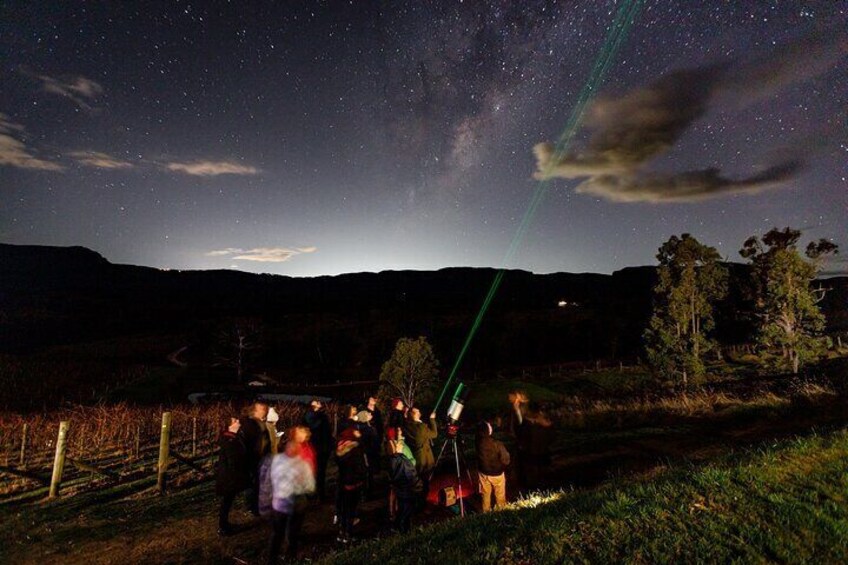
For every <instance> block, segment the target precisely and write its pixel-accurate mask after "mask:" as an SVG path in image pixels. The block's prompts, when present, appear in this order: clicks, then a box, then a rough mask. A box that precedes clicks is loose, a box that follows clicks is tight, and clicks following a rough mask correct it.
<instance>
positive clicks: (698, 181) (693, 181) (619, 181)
mask: <svg viewBox="0 0 848 565" xmlns="http://www.w3.org/2000/svg"><path fill="white" fill-rule="evenodd" d="M801 166H802V165H801V163H800V162H797V161H796V162H788V163H782V164H780V165H776V166H773V167H769V168H768V169H766V170H764V171H762V172H760V173H758V174H756V175H753V176H750V177H747V178H743V179H736V180H734V179H730V178H726V177H724V176H722V174H721V171H719V170H718V169H716V168H710V169H704V170H700V171H687V172H684V173H677V174H663V173H644V174H633V175H598V176H594V177H591V178H589V179H588V180H585V181H583V182H582V183H580V184H579V185H578V186H577V189H576V190H577V192H580V193H585V194H593V195H595V196H601V197H603V198H606V199H607V200H611V201H613V202H694V201H698V200H704V199H707V198H711V197H714V196H719V195H724V194H735V193H742V192H747V193H752V192H759V191H761V190H765V189H768V188H771V187H774V186H777V185H779V184H781V183H783V182H785V181H786V180H789V179H791V178H792V177H794V176H795V175H796V174H797V173H798V171H799V170H800V169H801Z"/></svg>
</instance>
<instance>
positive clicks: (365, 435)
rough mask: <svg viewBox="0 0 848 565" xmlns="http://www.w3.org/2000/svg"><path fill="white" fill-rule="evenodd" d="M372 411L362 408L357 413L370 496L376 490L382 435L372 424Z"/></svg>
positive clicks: (367, 494)
mask: <svg viewBox="0 0 848 565" xmlns="http://www.w3.org/2000/svg"><path fill="white" fill-rule="evenodd" d="M372 418H373V416H372V415H371V412H369V411H368V410H362V411H360V412H359V414H357V415H356V421H357V422H358V424H359V431H360V432H361V433H362V441H361V443H362V449H363V450H364V451H365V461H366V463H367V464H368V475H367V479H366V481H365V495H366V497H368V498H370V497H371V495H372V494H373V491H374V475H375V474H376V473H377V471H379V469H380V436H379V434H378V433H377V430H375V429H374V427H373V426H372Z"/></svg>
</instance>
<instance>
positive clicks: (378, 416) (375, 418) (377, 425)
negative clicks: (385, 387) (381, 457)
mask: <svg viewBox="0 0 848 565" xmlns="http://www.w3.org/2000/svg"><path fill="white" fill-rule="evenodd" d="M365 409H366V410H368V412H370V413H371V425H372V426H373V427H374V431H376V432H377V438H379V441H383V432H384V431H385V430H384V429H383V413H382V412H381V411H380V408H379V407H378V406H377V397H376V396H369V397H368V404H366V405H365Z"/></svg>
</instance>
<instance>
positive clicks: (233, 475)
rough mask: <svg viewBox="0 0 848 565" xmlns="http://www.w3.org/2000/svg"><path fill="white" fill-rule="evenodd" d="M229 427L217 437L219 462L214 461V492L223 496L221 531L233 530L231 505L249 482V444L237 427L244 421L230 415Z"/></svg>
mask: <svg viewBox="0 0 848 565" xmlns="http://www.w3.org/2000/svg"><path fill="white" fill-rule="evenodd" d="M226 426H227V428H226V429H225V430H224V431H223V432H222V433H221V436H220V437H219V438H218V446H219V447H220V450H219V452H218V462H217V464H216V465H215V493H216V494H217V495H218V496H220V497H221V504H220V506H219V508H218V535H221V536H228V535H230V534H232V533H233V527H232V525H231V524H230V509H231V508H232V507H233V501H234V500H235V498H236V495H238V493H240V492H241V491H243V490H245V489H246V488H247V487H248V486H249V485H250V477H249V476H248V473H247V465H246V457H247V447H246V446H245V445H244V442H243V441H242V438H241V436H240V435H239V433H238V431H239V428H240V427H241V425H240V424H239V421H238V418H227V422H226Z"/></svg>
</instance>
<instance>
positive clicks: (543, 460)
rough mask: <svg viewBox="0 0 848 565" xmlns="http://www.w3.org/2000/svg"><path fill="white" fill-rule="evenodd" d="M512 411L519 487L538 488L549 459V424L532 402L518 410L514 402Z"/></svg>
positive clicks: (523, 488) (551, 434)
mask: <svg viewBox="0 0 848 565" xmlns="http://www.w3.org/2000/svg"><path fill="white" fill-rule="evenodd" d="M515 411H516V414H517V416H516V420H517V422H518V426H517V429H516V434H515V445H516V448H517V461H516V470H517V472H518V484H519V486H520V487H521V489H522V490H529V489H534V488H538V487H540V486H542V485H541V483H542V477H543V475H544V471H545V469H546V468H547V466H548V465H549V464H550V462H551V457H550V445H551V442H552V441H553V439H554V437H553V433H554V431H553V427H552V424H551V421H550V420H549V419H548V417H547V416H546V415H545V413H544V412H543V411H542V410H541V409H539V408H538V407H536V406H535V405H532V404H529V405H528V407H527V408H526V409H524V410H523V411H522V409H521V406H520V404H518V405H516V406H515Z"/></svg>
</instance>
